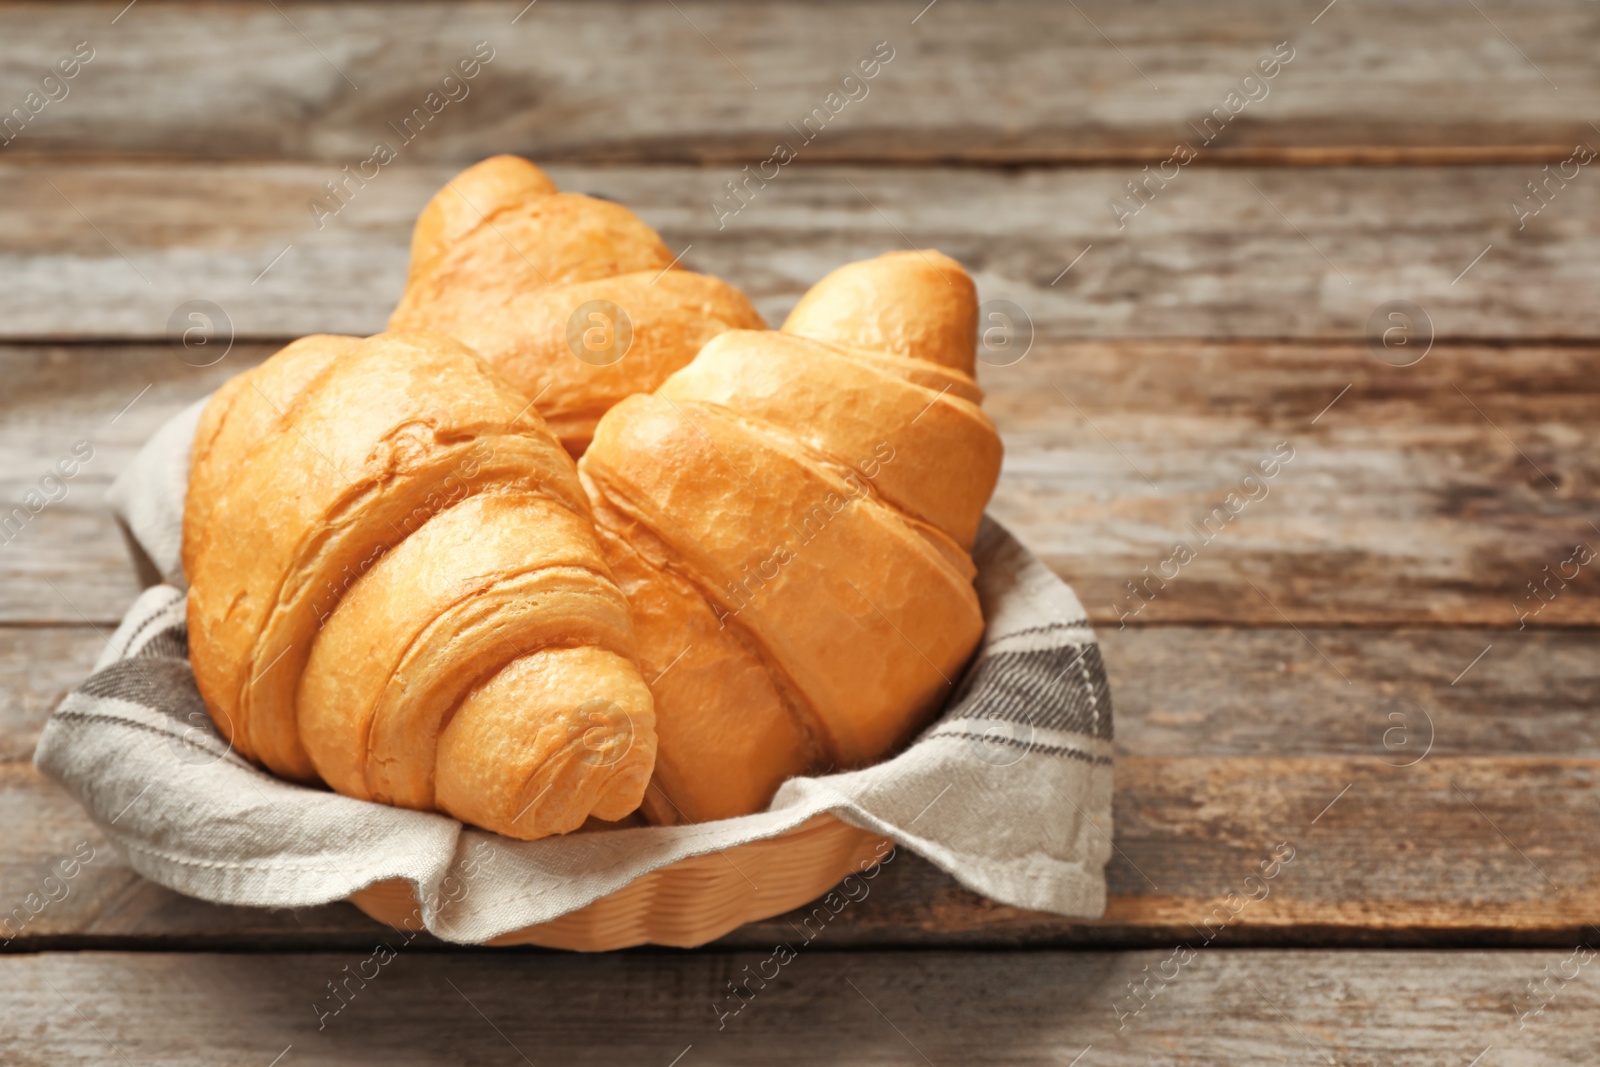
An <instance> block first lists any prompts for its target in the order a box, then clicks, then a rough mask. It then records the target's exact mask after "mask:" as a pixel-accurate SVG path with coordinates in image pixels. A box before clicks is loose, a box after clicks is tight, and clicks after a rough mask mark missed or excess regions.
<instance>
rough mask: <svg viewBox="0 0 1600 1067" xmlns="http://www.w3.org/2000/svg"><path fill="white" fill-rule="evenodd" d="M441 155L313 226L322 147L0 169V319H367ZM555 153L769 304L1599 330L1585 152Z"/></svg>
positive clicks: (153, 322)
mask: <svg viewBox="0 0 1600 1067" xmlns="http://www.w3.org/2000/svg"><path fill="white" fill-rule="evenodd" d="M130 17H131V16H130ZM929 17H932V16H931V15H930V16H929ZM1330 17H1332V16H1331V15H1330ZM1597 142H1600V135H1597ZM453 169H454V168H453V167H447V166H442V165H423V164H415V165H413V164H410V163H408V162H397V163H396V164H394V165H393V166H392V167H390V168H388V169H386V170H385V171H384V172H382V173H381V174H380V175H379V176H378V177H377V178H375V179H373V180H372V181H371V182H369V183H368V184H367V185H366V187H365V188H362V189H359V190H356V191H355V192H354V194H353V195H352V196H351V198H350V199H349V202H348V206H346V207H345V208H343V209H342V210H341V211H340V212H339V214H338V215H336V216H333V217H331V218H324V219H322V220H321V221H322V224H323V225H322V226H321V228H320V229H319V228H318V225H317V223H316V222H314V220H313V216H312V212H311V211H310V210H309V209H308V205H309V203H310V202H311V201H312V200H313V199H315V198H317V197H323V196H325V195H326V194H324V193H323V192H322V189H321V186H322V183H323V182H325V181H327V180H329V179H330V178H332V177H335V176H337V175H336V174H335V173H334V172H333V171H332V170H330V169H329V166H327V165H312V164H304V163H297V164H276V165H243V164H240V165H218V164H192V165H172V164H162V165H147V166H134V165H106V166H84V165H70V166H69V165H42V164H41V165H16V164H10V165H4V166H0V337H9V338H62V339H71V338H86V337H88V338H93V337H102V338H115V339H123V338H164V337H167V336H169V335H170V332H169V321H170V319H171V317H172V314H173V312H174V309H176V308H177V307H178V306H179V305H180V304H183V303H185V302H187V301H190V300H195V299H203V300H209V301H212V302H213V303H215V304H217V305H219V306H220V307H221V308H222V309H224V311H225V313H226V315H227V316H228V318H229V320H230V321H231V324H232V328H233V329H234V330H235V331H236V333H237V335H238V336H240V337H246V336H253V337H286V336H294V335H298V334H304V333H312V332H317V331H332V332H343V333H370V332H374V331H376V330H378V329H381V328H382V326H383V324H384V322H385V321H387V316H388V312H389V311H390V309H391V308H392V306H393V304H394V302H395V300H396V299H398V295H399V293H400V290H401V286H402V282H403V279H404V275H405V269H406V257H407V248H408V241H409V235H410V229H411V225H412V222H413V220H414V218H415V216H416V213H417V212H418V211H419V210H420V209H421V208H422V206H423V204H424V203H426V202H427V199H428V197H429V196H430V195H432V193H433V192H434V190H435V189H437V188H438V187H439V186H440V185H442V184H443V182H444V181H445V179H446V178H448V177H449V176H450V175H451V174H452V173H453ZM551 172H552V174H553V175H554V177H555V178H556V179H557V180H558V181H559V182H560V183H561V184H562V186H563V187H566V188H572V189H578V190H583V191H587V192H596V193H601V194H604V195H606V196H609V197H612V198H614V199H617V200H620V201H622V202H624V203H627V204H628V205H630V206H631V207H632V208H634V209H635V210H636V211H638V213H639V214H640V215H641V216H642V217H643V218H644V219H645V220H646V221H647V222H649V223H650V224H652V225H653V226H656V227H657V228H658V229H660V230H661V232H662V234H663V236H664V237H665V239H666V241H667V243H668V244H669V245H671V247H673V248H674V249H684V250H686V255H685V257H684V262H685V263H686V264H688V265H690V266H692V267H694V268H695V269H699V270H706V271H709V272H711V273H713V274H717V275H720V276H722V277H725V278H727V279H728V280H730V281H732V282H734V283H735V284H737V285H739V286H741V287H742V288H744V289H745V290H746V291H747V292H749V293H750V295H751V297H752V299H754V300H755V301H756V303H757V305H758V306H759V307H760V308H761V310H762V311H763V313H764V314H766V315H767V316H768V318H769V319H771V320H773V321H780V320H781V317H782V316H783V315H784V314H785V313H786V312H787V309H788V308H789V307H790V306H791V305H792V304H793V302H794V301H795V300H796V299H797V298H798V296H799V294H800V293H801V292H803V291H804V290H805V289H806V288H807V287H809V286H810V285H811V284H812V283H813V282H815V281H816V280H817V279H818V278H820V277H821V276H822V275H823V274H825V273H826V272H827V271H829V270H831V269H833V268H834V267H836V266H838V265H839V264H841V263H844V262H846V261H849V260H852V259H859V258H864V257H868V256H872V255H876V254H878V253H880V252H884V251H888V250H891V249H899V248H904V247H906V243H907V242H908V241H909V242H911V243H913V244H915V245H917V246H935V247H938V248H941V249H942V250H944V251H946V252H948V253H950V254H951V255H954V256H956V257H957V258H959V259H961V260H962V261H963V262H964V263H965V264H966V265H967V266H968V267H969V269H971V270H972V271H973V274H974V276H975V278H976V280H977V283H978V287H979V291H980V293H981V295H982V296H983V297H984V298H985V299H1008V300H1012V301H1014V302H1016V303H1017V304H1018V305H1020V306H1021V307H1022V308H1023V309H1024V310H1025V311H1026V313H1027V314H1028V315H1029V316H1031V318H1032V322H1033V324H1034V326H1035V327H1036V329H1037V330H1038V331H1039V332H1040V333H1042V334H1049V335H1055V336H1068V337H1104V338H1118V337H1129V336H1183V337H1260V338H1284V337H1298V338H1343V339H1348V338H1356V337H1361V336H1363V334H1364V332H1365V331H1366V330H1367V329H1368V323H1369V319H1371V318H1372V316H1373V313H1374V311H1375V310H1376V309H1377V308H1378V307H1379V306H1380V305H1381V304H1384V303H1386V302H1388V301H1390V300H1394V299H1407V300H1412V301H1415V302H1416V303H1417V304H1419V305H1421V306H1422V307H1423V308H1424V309H1425V310H1426V312H1427V314H1428V315H1429V316H1430V317H1431V321H1432V324H1433V329H1434V331H1435V332H1436V333H1437V334H1438V336H1440V337H1451V338H1473V337H1479V338H1482V337H1500V338H1522V339H1528V338H1535V339H1537V338H1593V337H1595V336H1596V327H1595V322H1594V318H1593V316H1592V315H1589V314H1588V312H1587V309H1588V300H1589V297H1590V295H1591V294H1592V292H1593V290H1594V287H1595V284H1596V281H1597V278H1600V252H1597V249H1600V221H1597V220H1600V183H1597V182H1595V181H1592V180H1589V176H1588V171H1587V169H1584V170H1581V171H1579V172H1578V176H1577V177H1576V178H1574V179H1572V180H1571V181H1570V182H1567V183H1566V184H1565V187H1562V188H1557V187H1556V186H1555V185H1554V184H1552V186H1551V187H1550V189H1549V190H1548V191H1547V192H1546V193H1545V195H1546V196H1547V197H1548V198H1549V203H1548V204H1546V205H1545V206H1544V208H1543V209H1542V211H1541V212H1540V213H1539V214H1538V215H1536V216H1530V217H1528V218H1526V219H1524V220H1522V222H1520V223H1519V221H1518V219H1517V217H1516V216H1514V215H1513V213H1512V211H1511V210H1510V208H1509V207H1508V205H1509V204H1510V203H1511V202H1512V200H1513V199H1517V198H1521V199H1522V201H1523V202H1524V203H1525V204H1527V205H1532V204H1536V203H1538V201H1535V200H1534V199H1533V198H1532V196H1531V194H1527V193H1526V191H1525V189H1524V186H1525V184H1526V183H1527V182H1529V181H1530V180H1532V179H1534V178H1538V177H1540V170H1539V167H1538V166H1536V165H1531V164H1529V165H1517V166H1481V167H1396V168H1370V167H1367V168H1362V167H1355V168H1349V167H1335V168H1321V169H1287V170H1285V169H1262V168H1210V169H1204V168H1199V167H1193V166H1191V167H1186V168H1182V169H1180V170H1178V171H1177V172H1176V176H1175V177H1173V178H1172V179H1171V181H1170V182H1168V183H1167V184H1166V185H1165V187H1164V188H1161V187H1159V184H1158V183H1153V184H1152V185H1151V186H1150V189H1151V190H1153V192H1147V193H1145V194H1144V195H1145V196H1146V198H1147V199H1148V202H1147V203H1146V204H1145V205H1144V206H1143V207H1141V208H1140V209H1139V211H1138V214H1137V215H1133V216H1131V217H1127V216H1125V215H1124V216H1121V217H1119V216H1118V214H1117V213H1114V212H1113V210H1112V209H1111V208H1110V206H1109V205H1110V203H1111V201H1112V199H1113V198H1115V197H1121V198H1122V199H1121V201H1120V202H1121V203H1122V204H1123V205H1124V207H1123V209H1121V210H1122V211H1131V210H1132V208H1133V207H1134V206H1136V205H1135V201H1134V199H1133V198H1132V196H1131V195H1130V194H1129V193H1128V192H1127V189H1126V183H1127V182H1128V181H1130V180H1132V179H1134V178H1139V177H1141V174H1142V172H1141V171H1140V168H1139V167H1137V166H1132V165H1123V166H1116V167H1088V168H1082V169H1064V170H1063V169H1057V170H1018V171H1003V172H1002V171H985V170H971V169H948V168H946V169H935V168H893V167H878V168H864V167H836V166H819V167H807V168H789V169H786V170H784V171H783V172H781V174H780V176H779V177H778V178H775V179H774V180H772V181H771V182H769V183H767V185H766V187H765V188H759V189H758V188H755V187H753V186H752V188H751V190H750V192H749V195H748V202H747V203H745V205H744V206H743V208H742V209H741V210H740V211H739V212H738V214H736V215H732V216H728V215H726V214H723V213H721V212H719V211H718V210H714V209H713V207H712V204H713V202H714V201H716V200H717V199H718V198H720V197H723V196H724V195H725V190H723V188H722V184H721V183H722V182H723V180H724V175H722V173H721V172H719V171H717V170H714V169H712V170H704V169H699V168H693V167H675V166H653V167H637V166H633V167H574V166H561V167H552V168H551ZM52 185H53V186H54V187H52ZM329 203H331V201H330V202H329ZM734 203H736V202H735V201H731V200H729V201H726V204H734ZM723 210H724V211H725V210H726V205H725V206H724V209H723ZM1524 210H1531V208H1526V207H1525V209H1524ZM80 212H81V214H80ZM1519 227H1520V228H1519ZM1491 245H1492V246H1493V247H1492V248H1490V247H1489V246H1491ZM691 246H692V247H691ZM1090 246H1092V248H1091V247H1090ZM1086 249H1088V251H1087V252H1085V250H1086ZM1486 250H1487V251H1486ZM1080 254H1082V255H1083V258H1082V259H1081V260H1079V259H1078V258H1077V257H1078V256H1079V255H1080ZM1075 261H1076V262H1075ZM1069 266H1071V269H1070V270H1067V268H1068V267H1069ZM1063 272H1065V273H1063Z"/></svg>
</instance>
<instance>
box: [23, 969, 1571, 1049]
mask: <svg viewBox="0 0 1600 1067" xmlns="http://www.w3.org/2000/svg"><path fill="white" fill-rule="evenodd" d="M770 952H771V949H770V948H769V949H766V950H763V951H762V952H761V953H759V954H757V953H753V952H745V953H736V954H726V955H725V954H710V953H697V954H690V955H659V954H650V955H643V954H629V955H609V956H600V957H581V956H557V957H551V956H530V955H522V954H506V953H497V954H456V955H448V956H436V955H427V956H423V955H419V954H412V953H408V952H407V951H406V950H404V949H400V950H399V952H398V954H397V955H395V956H394V957H393V958H392V959H387V960H386V962H384V963H383V964H381V965H380V964H378V963H376V962H369V959H370V951H369V952H367V953H362V954H360V955H355V954H348V955H345V954H341V955H255V954H248V955H208V956H197V955H186V954H168V953H161V954H122V953H109V952H84V953H72V954H59V953H46V954H42V955H37V956H26V957H18V958H11V959H5V960H3V961H0V982H3V983H4V986H5V988H6V989H7V991H8V996H7V1001H8V1008H9V1009H10V1010H9V1011H8V1022H9V1023H11V1024H12V1025H9V1026H8V1027H7V1028H6V1030H5V1032H4V1034H3V1036H0V1042H3V1044H0V1048H3V1049H4V1050H5V1051H6V1053H7V1055H8V1060H10V1061H11V1062H19V1063H34V1062H40V1063H43V1062H49V1063H105V1062H112V1061H117V1060H120V1058H122V1057H126V1058H127V1060H128V1061H129V1062H161V1063H170V1064H208V1065H209V1064H215V1063H241V1064H242V1063H258V1064H266V1063H268V1062H269V1061H271V1060H272V1058H273V1057H274V1056H281V1057H283V1060H284V1062H285V1063H297V1064H299V1063H312V1064H315V1063H339V1064H347V1063H386V1064H412V1063H437V1062H455V1063H502V1062H503V1063H523V1062H527V1063H578V1064H584V1063H619V1062H626V1063H662V1064H666V1063H668V1062H671V1061H673V1057H675V1056H677V1057H681V1062H683V1063H685V1064H720V1063H729V1064H732V1063H753V1062H760V1063H772V1064H790V1063H796V1064H798V1063H817V1062H828V1063H842V1064H891V1063H895V1064H903V1063H907V1062H924V1061H925V1062H928V1063H939V1064H945V1063H1008V1064H1009V1063H1015V1064H1037V1063H1061V1064H1065V1063H1068V1062H1072V1061H1074V1058H1075V1057H1077V1058H1078V1062H1081V1063H1083V1064H1086V1065H1087V1064H1096V1065H1105V1067H1135V1065H1138V1067H1142V1065H1144V1064H1148V1063H1153V1062H1154V1063H1181V1064H1211V1063H1228V1064H1237V1065H1266V1064H1274V1065H1276V1064H1283V1063H1314V1062H1326V1063H1339V1064H1376V1063H1383V1064H1395V1065H1398V1067H1412V1065H1416V1067H1422V1065H1428V1067H1433V1065H1435V1064H1439V1063H1450V1064H1465V1063H1467V1062H1469V1061H1470V1060H1472V1058H1473V1057H1474V1056H1479V1057H1483V1056H1484V1054H1485V1053H1486V1052H1487V1051H1488V1047H1489V1046H1492V1047H1493V1049H1494V1051H1493V1052H1492V1053H1489V1055H1490V1056H1493V1057H1495V1058H1492V1059H1490V1058H1485V1059H1482V1061H1481V1062H1484V1063H1508V1062H1516V1063H1519V1064H1530V1065H1543V1064H1578V1063H1585V1062H1588V1059H1589V1057H1591V1056H1592V1052H1593V1047H1594V1029H1595V1026H1596V1023H1597V1022H1600V994H1597V993H1596V985H1595V983H1594V981H1593V980H1592V976H1591V975H1589V974H1588V973H1587V972H1586V971H1583V970H1581V967H1582V964H1580V963H1579V962H1578V961H1579V960H1580V959H1583V958H1584V957H1583V956H1582V954H1578V955H1575V954H1574V952H1573V951H1572V950H1571V947H1570V946H1569V947H1568V948H1567V949H1566V950H1558V951H1544V952H1460V953H1458V952H1339V953H1333V952H1316V951H1269V952H1229V951H1226V950H1220V949H1213V950H1210V951H1201V952H1200V953H1198V955H1197V957H1196V958H1195V959H1193V960H1191V961H1189V962H1188V963H1187V964H1186V966H1184V967H1183V968H1182V969H1181V970H1178V971H1176V972H1173V971H1172V965H1171V964H1168V965H1167V971H1166V972H1165V973H1175V974H1176V977H1175V978H1174V979H1173V980H1172V981H1170V982H1166V983H1164V984H1162V983H1161V982H1160V981H1159V979H1151V980H1150V981H1151V985H1150V987H1149V988H1151V989H1153V990H1156V989H1158V990H1159V992H1155V993H1153V994H1150V995H1152V996H1153V999H1152V1000H1151V1001H1150V1002H1149V1003H1148V1004H1147V1005H1146V1006H1145V1007H1144V1008H1143V1009H1142V1010H1141V1011H1139V1012H1138V1013H1137V1014H1129V1015H1127V1016H1126V1017H1124V1015H1123V1014H1122V1013H1125V1012H1128V1011H1129V1008H1128V1007H1127V1005H1128V1004H1132V1003H1137V1002H1135V1001H1133V1000H1132V998H1131V996H1130V994H1128V992H1127V988H1128V985H1129V983H1131V982H1140V983H1143V982H1145V981H1146V979H1147V976H1148V975H1152V974H1155V973H1156V972H1157V970H1158V969H1159V968H1161V967H1162V965H1163V963H1164V962H1166V961H1167V960H1168V953H1166V952H1142V953H1121V954H1110V953H1076V952H1074V953H1067V952H1036V953H1027V954H1022V955H1018V954H1008V953H975V952H963V953H916V954H902V953H881V954H842V953H828V952H825V951H824V952H816V951H814V950H813V951H811V952H809V953H808V952H806V951H805V950H804V949H802V950H801V952H800V954H799V955H797V956H796V957H795V958H794V959H793V960H792V961H789V962H787V963H786V965H784V966H782V967H781V968H780V967H778V966H777V965H776V964H774V963H766V962H765V961H767V959H768V956H769V954H770ZM1592 955H1593V953H1592V951H1591V952H1589V953H1588V956H1589V957H1592ZM763 964H765V969H766V971H767V973H769V974H774V975H776V977H775V978H774V979H773V980H772V981H770V982H763V981H762V980H761V979H759V978H757V979H755V980H754V981H753V982H752V983H751V992H750V993H749V994H748V999H747V1000H745V1001H744V1002H743V1007H742V1008H740V1010H739V1012H738V1014H736V1015H730V1014H725V1013H727V1012H731V1011H732V1010H733V1008H734V1007H737V1006H738V1005H739V1003H740V1002H739V1001H736V1000H733V999H731V997H732V994H730V993H729V991H728V983H729V982H732V981H742V980H745V979H744V976H745V971H744V968H745V967H749V968H750V973H751V974H755V973H756V971H757V969H758V967H761V966H762V965H763ZM346 966H348V967H349V969H350V970H349V974H350V975H356V974H357V972H358V970H364V971H365V973H366V974H368V975H369V976H371V977H370V980H368V981H362V980H361V979H360V978H359V977H347V976H346V973H345V971H344V968H345V967H346ZM1563 976H1574V977H1569V978H1565V980H1563ZM340 982H347V983H348V984H347V985H345V986H342V987H340V988H345V989H348V993H346V994H344V996H345V998H346V999H344V1000H337V999H334V995H333V994H332V993H331V992H330V990H329V983H340ZM1530 982H1541V983H1544V985H1543V986H1542V987H1541V988H1543V989H1545V990H1547V992H1545V993H1544V994H1543V995H1542V1000H1541V1001H1534V1000H1531V999H1530V995H1529V993H1528V988H1527V987H1528V985H1529V983H1530ZM741 988H743V987H741ZM1119 996H1120V998H1121V999H1120V1000H1119V999H1117V998H1118V997H1119ZM725 998H728V999H725ZM1538 1003H1545V1004H1546V1005H1547V1007H1546V1008H1545V1009H1544V1011H1543V1012H1542V1013H1541V1014H1539V1015H1531V1014H1530V1015H1527V1016H1526V1020H1525V1025H1523V1026H1522V1027H1521V1028H1520V1029H1519V1023H1518V1015H1517V1013H1518V1012H1522V1013H1528V1012H1531V1010H1532V1008H1533V1006H1534V1005H1536V1004H1538ZM340 1005H342V1006H340ZM330 1006H338V1007H339V1010H338V1014H332V1012H331V1007H330ZM324 1013H326V1014H324ZM319 1023H320V1024H321V1028H320V1029H319ZM1119 1023H1120V1025H1121V1026H1122V1029H1121V1030H1120V1031H1119V1030H1118V1026H1119ZM719 1024H720V1027H721V1028H720V1029H719ZM1091 1049H1092V1051H1091ZM119 1054H120V1055H119Z"/></svg>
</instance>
